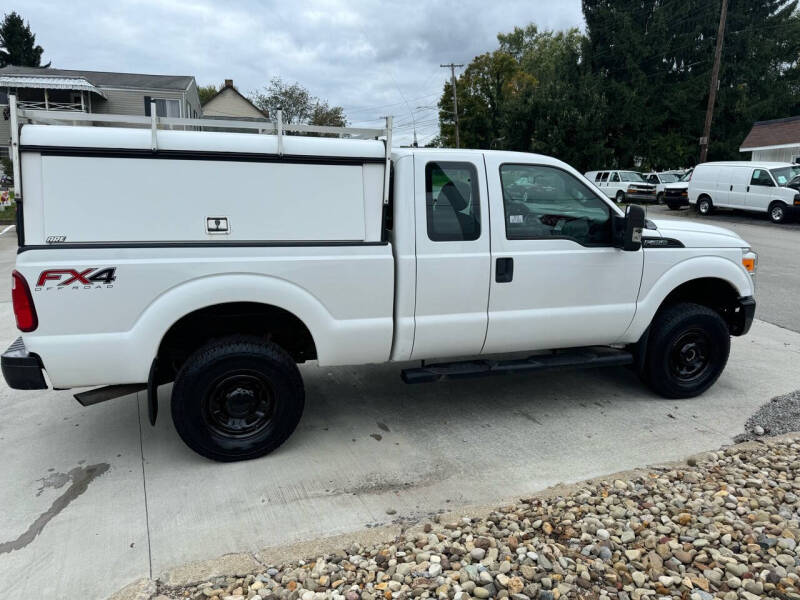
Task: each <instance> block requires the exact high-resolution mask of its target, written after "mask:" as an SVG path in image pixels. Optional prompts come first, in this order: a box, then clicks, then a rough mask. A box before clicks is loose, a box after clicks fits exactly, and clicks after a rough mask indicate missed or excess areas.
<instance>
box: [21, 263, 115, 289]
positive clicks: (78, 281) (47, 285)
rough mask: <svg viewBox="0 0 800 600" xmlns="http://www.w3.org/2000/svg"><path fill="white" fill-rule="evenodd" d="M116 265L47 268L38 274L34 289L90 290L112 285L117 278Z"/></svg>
mask: <svg viewBox="0 0 800 600" xmlns="http://www.w3.org/2000/svg"><path fill="white" fill-rule="evenodd" d="M116 273H117V268H116V267H101V268H96V267H91V268H89V269H83V270H81V271H78V270H77V269H48V270H46V271H42V272H41V273H40V274H39V279H38V280H37V281H36V287H35V288H34V289H35V290H36V291H39V290H51V289H55V290H63V289H73V290H80V289H84V290H90V289H98V288H100V289H102V288H111V287H114V285H113V283H114V282H115V281H116V280H117V275H116Z"/></svg>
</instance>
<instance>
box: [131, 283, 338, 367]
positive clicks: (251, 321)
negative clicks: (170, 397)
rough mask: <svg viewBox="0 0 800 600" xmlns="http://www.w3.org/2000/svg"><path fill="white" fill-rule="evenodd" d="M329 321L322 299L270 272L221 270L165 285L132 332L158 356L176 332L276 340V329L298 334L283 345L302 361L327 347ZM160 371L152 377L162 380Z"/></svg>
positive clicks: (331, 326) (170, 345) (196, 336)
mask: <svg viewBox="0 0 800 600" xmlns="http://www.w3.org/2000/svg"><path fill="white" fill-rule="evenodd" d="M254 299H256V300H255V301H254ZM242 325H247V327H246V330H245V331H241V330H236V328H237V327H241V326H242ZM254 326H255V327H254ZM335 326H336V323H335V319H334V318H333V316H332V315H331V314H330V313H329V312H328V311H327V309H326V308H325V307H324V306H323V305H322V303H321V302H319V300H317V299H316V298H315V297H314V296H313V295H312V294H311V293H309V292H308V291H306V290H305V289H303V288H301V287H300V286H297V285H295V284H293V283H290V282H288V281H285V280H282V279H279V278H276V277H270V276H253V275H250V274H225V275H215V276H211V277H202V278H199V279H195V280H192V281H188V282H185V283H182V284H181V285H179V286H176V287H174V288H172V289H170V290H168V291H167V292H165V293H164V294H162V295H161V296H159V297H158V298H157V299H156V300H154V301H153V303H152V304H151V305H150V306H148V307H147V309H146V310H145V311H144V312H143V314H142V315H141V316H140V318H139V320H138V321H137V323H136V325H135V326H134V328H133V331H132V335H133V336H134V337H135V338H138V339H139V340H140V342H141V343H139V344H136V345H137V346H138V347H140V348H141V349H142V350H143V351H145V352H146V353H147V355H148V356H149V358H148V361H150V360H152V359H154V358H160V357H161V354H162V351H163V350H164V349H166V348H175V343H176V342H177V341H178V340H180V339H181V337H182V336H184V337H185V338H186V339H188V340H195V341H197V340H200V341H203V340H207V339H209V338H211V337H216V336H218V335H225V334H230V333H247V332H248V331H249V332H251V333H252V332H254V330H255V331H256V332H259V333H263V334H264V335H265V337H266V338H269V336H270V334H271V335H272V336H273V337H272V339H273V340H275V341H276V343H278V342H277V339H276V338H275V337H274V336H275V335H276V331H277V335H278V337H280V338H282V339H284V340H285V339H288V338H287V333H288V332H291V333H293V334H296V335H297V336H298V339H297V340H290V342H288V343H287V345H288V346H290V347H291V348H286V350H287V351H288V352H289V353H290V354H292V356H293V357H294V358H295V359H296V360H298V361H302V360H310V359H312V358H316V357H317V356H318V354H320V353H323V352H325V351H328V350H329V349H328V347H327V346H325V344H324V342H325V339H327V338H326V332H330V331H333V330H334V329H335ZM192 328H194V329H196V331H194V332H193V331H192ZM285 343H286V342H285ZM165 344H166V345H165ZM173 358H174V357H173ZM159 362H160V361H159ZM148 364H149V363H148ZM162 366H163V365H162ZM161 370H162V369H161V368H159V376H158V379H159V381H162V382H163V380H164V375H163V374H161Z"/></svg>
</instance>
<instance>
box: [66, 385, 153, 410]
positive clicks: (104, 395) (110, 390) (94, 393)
mask: <svg viewBox="0 0 800 600" xmlns="http://www.w3.org/2000/svg"><path fill="white" fill-rule="evenodd" d="M146 388H147V385H145V384H144V383H125V384H123V385H107V386H106V387H101V388H95V389H93V390H89V391H87V392H80V393H78V394H75V400H77V401H78V402H79V403H80V404H81V406H92V405H93V404H100V403H101V402H105V401H106V400H113V399H114V398H119V397H120V396H127V395H128V394H135V393H136V392H141V391H142V390H144V389H146Z"/></svg>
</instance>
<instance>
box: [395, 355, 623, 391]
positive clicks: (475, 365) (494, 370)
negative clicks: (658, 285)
mask: <svg viewBox="0 0 800 600" xmlns="http://www.w3.org/2000/svg"><path fill="white" fill-rule="evenodd" d="M633 361H634V358H633V354H631V353H630V352H628V351H626V350H618V349H616V348H608V347H605V346H598V347H591V348H577V349H575V350H563V351H558V352H554V353H552V354H536V355H534V356H529V357H528V358H519V359H510V360H465V361H459V362H451V363H438V364H432V365H425V366H422V367H415V368H413V369H403V371H402V372H401V373H400V376H401V377H402V378H403V381H405V382H406V383H429V382H432V381H439V380H441V379H459V378H467V377H483V376H486V375H511V374H513V373H523V372H525V371H546V370H554V369H588V368H595V367H619V366H623V365H630V364H633Z"/></svg>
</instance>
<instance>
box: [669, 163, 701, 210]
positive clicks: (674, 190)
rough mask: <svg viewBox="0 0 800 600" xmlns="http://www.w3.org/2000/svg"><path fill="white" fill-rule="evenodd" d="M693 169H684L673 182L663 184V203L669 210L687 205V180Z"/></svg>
mask: <svg viewBox="0 0 800 600" xmlns="http://www.w3.org/2000/svg"><path fill="white" fill-rule="evenodd" d="M693 170H694V169H689V170H688V171H686V172H685V173H684V174H683V175H681V177H680V178H679V179H678V181H676V182H675V183H667V184H664V204H666V205H667V208H669V209H670V210H678V209H679V208H681V207H684V206H689V181H690V180H691V178H692V171H693Z"/></svg>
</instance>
